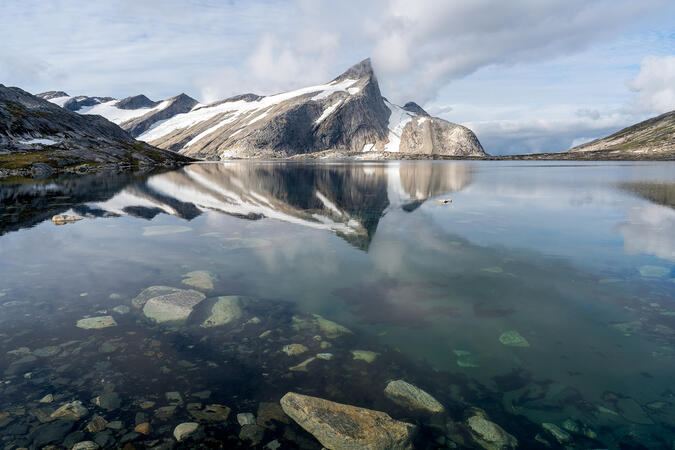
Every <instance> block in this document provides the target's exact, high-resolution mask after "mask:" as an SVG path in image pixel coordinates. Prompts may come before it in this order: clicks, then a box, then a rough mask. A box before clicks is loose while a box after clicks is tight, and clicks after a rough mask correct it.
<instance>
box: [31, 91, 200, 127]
mask: <svg viewBox="0 0 675 450" xmlns="http://www.w3.org/2000/svg"><path fill="white" fill-rule="evenodd" d="M37 96H38V97H40V98H43V99H45V100H49V101H50V102H52V103H54V104H56V105H59V106H61V107H63V108H65V109H67V110H69V111H74V112H77V113H79V114H86V115H95V114H97V115H99V116H103V117H105V118H106V119H108V120H109V121H111V122H113V123H116V124H117V125H119V126H120V127H121V128H122V129H124V130H126V131H127V132H129V134H131V135H132V136H133V137H138V136H139V135H140V134H142V133H143V132H145V131H146V130H148V128H150V127H151V126H152V125H154V124H156V123H157V122H159V121H162V120H166V119H169V118H171V117H173V116H175V115H176V114H181V113H186V112H188V111H190V110H191V109H192V108H194V107H195V105H197V100H195V99H193V98H191V97H189V96H187V95H185V94H180V95H177V96H175V97H171V98H169V99H166V100H163V101H161V102H156V101H152V100H150V99H149V98H148V97H146V96H145V95H136V96H133V97H127V98H123V99H122V100H117V99H114V98H112V97H87V96H77V97H71V96H69V95H68V94H66V93H65V92H63V91H49V92H43V93H41V94H37Z"/></svg>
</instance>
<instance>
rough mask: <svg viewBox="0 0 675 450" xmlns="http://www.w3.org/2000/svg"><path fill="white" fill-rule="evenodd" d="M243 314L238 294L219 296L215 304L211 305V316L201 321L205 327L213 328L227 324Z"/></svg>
mask: <svg viewBox="0 0 675 450" xmlns="http://www.w3.org/2000/svg"><path fill="white" fill-rule="evenodd" d="M242 314H243V313H242V311H241V308H240V306H239V297H238V296H222V297H218V299H217V300H216V301H215V303H214V304H213V306H211V310H210V312H209V316H208V317H207V318H206V319H205V320H204V321H203V322H202V323H201V326H202V327H203V328H211V327H217V326H220V325H227V324H228V323H230V322H232V321H234V320H237V319H239V318H241V316H242Z"/></svg>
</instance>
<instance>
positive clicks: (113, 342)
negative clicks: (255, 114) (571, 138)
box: [0, 161, 675, 450]
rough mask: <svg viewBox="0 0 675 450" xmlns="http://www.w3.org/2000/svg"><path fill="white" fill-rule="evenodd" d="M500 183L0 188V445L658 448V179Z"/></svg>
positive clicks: (391, 170) (674, 406)
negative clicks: (56, 217) (72, 219)
mask: <svg viewBox="0 0 675 450" xmlns="http://www.w3.org/2000/svg"><path fill="white" fill-rule="evenodd" d="M499 164H500V163H464V162H462V163H456V162H430V161H425V162H406V163H391V162H389V163H371V164H369V163H351V164H328V163H324V164H308V163H249V162H241V163H230V164H197V165H193V166H189V167H187V168H184V169H180V170H178V171H174V172H168V173H163V174H156V175H138V176H134V177H129V176H116V177H106V176H103V175H97V176H94V177H90V178H77V177H59V178H56V179H49V180H43V181H37V182H34V183H28V184H27V183H15V184H12V183H7V184H3V185H0V208H1V209H0V226H1V228H0V233H1V235H0V273H2V274H3V276H2V281H1V282H0V446H2V448H6V449H11V450H14V449H19V448H45V447H46V448H68V449H71V448H76V449H95V448H126V449H133V448H266V449H277V448H279V449H285V448H309V449H311V448H316V449H321V448H322V447H325V448H346V447H349V446H352V447H351V448H382V449H385V448H401V449H404V448H420V449H425V448H428V449H432V448H673V445H674V444H675V385H673V383H672V380H673V379H675V376H674V375H675V364H674V361H675V358H674V357H675V349H674V347H673V341H674V340H675V265H674V262H675V240H674V239H675V238H674V237H673V236H674V235H675V233H673V230H674V229H675V212H674V210H673V206H674V203H673V200H674V198H675V197H674V196H673V192H675V190H674V188H673V186H674V185H675V175H674V174H673V171H672V165H668V164H667V163H661V164H651V165H640V164H637V165H631V164H608V165H577V166H575V165H571V166H562V167H559V166H557V165H555V164H553V163H551V164H548V165H543V166H541V167H540V166H537V165H533V164H527V163H521V164H513V165H509V166H507V165H504V164H502V165H499ZM571 171H574V172H571ZM572 178H574V182H573V183H572V182H571V181H570V180H571V179H572ZM450 199H451V200H452V201H451V202H450V201H449V200H450ZM59 214H60V215H65V216H77V218H78V219H81V220H77V221H72V222H71V221H69V220H65V219H64V218H61V219H55V220H54V221H53V222H52V221H51V220H49V219H51V218H52V217H53V216H55V215H59Z"/></svg>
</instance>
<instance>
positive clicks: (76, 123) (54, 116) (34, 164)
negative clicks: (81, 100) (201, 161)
mask: <svg viewBox="0 0 675 450" xmlns="http://www.w3.org/2000/svg"><path fill="white" fill-rule="evenodd" d="M189 161H191V160H190V158H186V157H184V156H182V155H177V154H175V153H173V152H169V151H165V150H160V149H157V148H154V147H152V146H151V145H148V144H146V143H144V142H139V141H137V140H135V139H134V138H133V137H132V136H130V135H129V134H128V133H127V132H126V131H124V130H122V129H121V128H120V127H118V126H117V125H115V124H113V123H111V122H109V121H108V120H106V119H104V118H103V117H100V116H96V115H88V116H86V115H80V114H76V113H74V112H72V111H68V110H67V109H64V108H60V107H58V106H56V105H54V104H53V103H51V102H49V101H47V100H43V99H41V98H39V97H36V96H34V95H31V94H29V93H28V92H25V91H23V90H21V89H19V88H16V87H6V86H4V85H2V84H0V176H7V175H22V176H26V175H31V176H32V175H40V174H49V173H53V172H82V171H91V170H102V169H104V168H114V169H122V168H129V169H138V168H143V167H147V168H149V167H155V166H177V165H180V164H183V163H186V162H189Z"/></svg>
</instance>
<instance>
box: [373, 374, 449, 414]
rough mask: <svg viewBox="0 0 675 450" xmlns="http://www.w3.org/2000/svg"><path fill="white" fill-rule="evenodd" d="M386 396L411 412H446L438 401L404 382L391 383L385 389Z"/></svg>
mask: <svg viewBox="0 0 675 450" xmlns="http://www.w3.org/2000/svg"><path fill="white" fill-rule="evenodd" d="M384 395H386V396H387V397H388V398H389V399H390V400H391V401H393V402H394V403H396V404H398V405H400V406H403V407H404V408H407V409H409V410H411V411H423V412H428V413H432V414H436V413H441V412H443V411H444V408H443V405H441V404H440V403H439V401H438V400H436V399H435V398H433V397H432V396H431V395H430V394H428V393H427V392H425V391H423V390H422V389H420V388H418V387H417V386H414V385H412V384H410V383H408V382H405V381H403V380H394V381H390V382H389V383H388V384H387V387H386V388H385V389H384Z"/></svg>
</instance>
